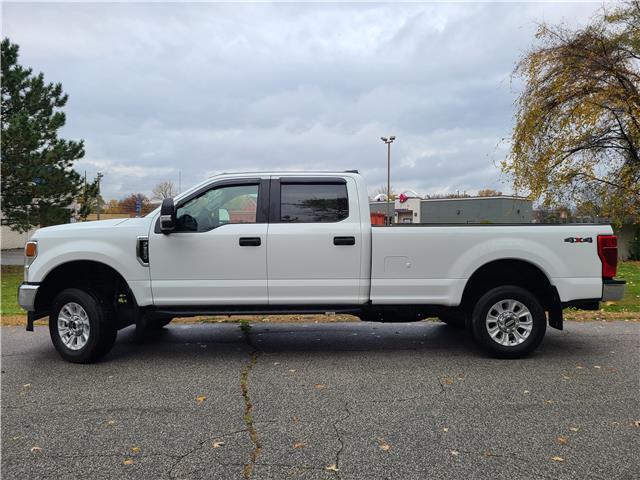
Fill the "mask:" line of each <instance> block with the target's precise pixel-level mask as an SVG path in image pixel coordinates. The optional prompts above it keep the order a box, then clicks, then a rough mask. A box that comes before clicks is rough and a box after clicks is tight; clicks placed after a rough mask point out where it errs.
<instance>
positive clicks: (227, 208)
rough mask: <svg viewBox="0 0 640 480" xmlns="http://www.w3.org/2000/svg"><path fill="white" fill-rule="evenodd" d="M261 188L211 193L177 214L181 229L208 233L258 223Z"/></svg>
mask: <svg viewBox="0 0 640 480" xmlns="http://www.w3.org/2000/svg"><path fill="white" fill-rule="evenodd" d="M257 207H258V185H229V186H226V187H219V188H213V189H211V190H207V191H206V192H205V193H203V194H202V195H200V196H198V197H195V198H192V199H191V200H189V201H188V202H187V203H185V204H184V205H181V206H180V207H178V209H177V211H176V218H177V224H178V225H177V227H178V228H177V230H178V231H182V232H206V231H208V230H211V229H213V228H216V227H219V226H220V225H226V224H227V223H256V211H257Z"/></svg>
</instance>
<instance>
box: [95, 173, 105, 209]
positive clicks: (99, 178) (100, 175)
mask: <svg viewBox="0 0 640 480" xmlns="http://www.w3.org/2000/svg"><path fill="white" fill-rule="evenodd" d="M97 177H98V193H97V197H96V202H97V203H98V215H97V216H98V220H100V180H101V179H102V177H104V175H103V173H102V172H98V175H97Z"/></svg>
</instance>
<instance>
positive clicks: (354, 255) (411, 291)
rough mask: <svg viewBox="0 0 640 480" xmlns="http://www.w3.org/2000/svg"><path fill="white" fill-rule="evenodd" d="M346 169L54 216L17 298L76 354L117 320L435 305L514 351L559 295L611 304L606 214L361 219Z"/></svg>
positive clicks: (356, 186) (105, 339)
mask: <svg viewBox="0 0 640 480" xmlns="http://www.w3.org/2000/svg"><path fill="white" fill-rule="evenodd" d="M370 218H371V217H370V212H369V202H368V199H367V186H366V184H365V182H364V179H363V178H362V177H361V176H360V175H359V174H358V173H355V172H336V173H326V172H323V173H309V172H306V173H305V172H302V173H294V172H286V173H277V172H274V173H246V174H224V175H219V176H216V177H213V178H211V179H209V180H207V181H206V182H204V183H202V184H200V185H198V186H196V187H194V188H192V189H191V190H189V191H187V192H185V193H183V194H181V195H179V196H178V197H177V198H176V199H175V200H173V199H165V200H164V201H163V204H162V207H161V208H159V209H157V210H155V211H153V212H151V213H150V214H149V215H147V216H146V217H144V218H131V219H124V220H123V219H119V220H105V221H99V222H85V223H76V224H70V225H59V226H55V227H47V228H42V229H40V230H38V231H37V232H36V233H35V234H34V235H33V239H32V241H31V242H29V243H27V245H26V256H27V259H28V261H27V265H26V267H25V282H24V283H23V284H22V286H21V287H20V290H19V302H20V305H21V306H22V307H23V308H24V309H25V310H27V311H28V312H29V313H28V327H27V329H28V330H32V329H33V321H34V320H36V319H38V318H41V317H44V316H47V315H48V316H49V330H50V333H51V338H52V340H53V344H54V345H55V347H56V349H57V350H58V352H59V353H60V354H61V355H62V357H64V358H65V359H67V360H69V361H72V362H78V363H84V362H90V361H93V360H96V359H97V358H99V357H101V356H102V355H104V354H105V353H107V352H108V351H109V350H110V349H111V347H112V346H113V343H114V341H115V338H116V334H117V331H118V329H120V328H123V327H125V326H127V325H130V324H132V323H135V324H136V325H137V326H138V327H140V328H143V327H145V326H146V327H147V328H148V327H161V326H163V325H166V324H167V323H169V322H170V321H171V319H172V318H174V317H186V316H194V315H209V314H212V315H213V314H243V315H247V314H261V315H262V314H270V313H279V314H282V313H323V312H328V311H332V312H345V313H351V314H354V315H358V316H359V317H360V318H361V319H363V320H367V321H383V322H399V321H401V322H406V321H413V320H419V319H421V318H425V317H428V316H437V317H439V318H440V319H441V320H443V321H444V322H446V323H447V324H450V325H452V326H466V327H467V328H469V329H471V331H472V332H473V336H474V338H475V340H476V341H477V342H478V344H480V345H481V346H482V347H483V348H485V349H486V350H487V351H489V352H490V353H491V354H493V355H496V356H500V357H509V358H515V357H521V356H523V355H526V354H528V353H530V352H531V351H532V350H534V349H535V348H536V347H537V346H538V345H539V343H540V342H541V341H542V338H543V336H544V334H545V330H546V326H547V316H548V322H549V325H550V326H552V327H555V328H559V329H562V309H563V308H564V307H567V306H573V307H576V308H582V309H590V310H595V309H597V308H598V306H599V302H600V301H601V300H617V299H620V298H622V296H623V294H624V288H625V283H624V282H623V281H620V280H615V279H614V277H615V275H616V266H617V242H616V237H615V236H614V235H613V234H612V233H613V232H612V230H611V227H610V226H606V225H585V224H579V225H566V224H563V225H548V226H546V225H534V224H528V225H420V224H411V225H393V226H389V227H385V226H378V227H376V226H373V227H372V225H371V220H370Z"/></svg>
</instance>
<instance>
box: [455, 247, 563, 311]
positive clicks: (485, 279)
mask: <svg viewBox="0 0 640 480" xmlns="http://www.w3.org/2000/svg"><path fill="white" fill-rule="evenodd" d="M502 285H516V286H518V287H522V288H525V289H527V290H529V291H530V292H531V293H533V295H535V296H536V298H537V299H538V300H540V302H541V303H542V306H543V307H544V309H545V310H550V309H551V308H553V307H554V306H555V304H556V303H557V301H558V300H557V292H556V290H555V287H553V285H551V282H550V281H549V278H548V277H547V275H546V274H545V273H544V272H543V271H542V270H540V268H538V267H537V266H535V265H533V264H532V263H529V262H526V261H524V260H515V259H504V260H495V261H493V262H489V263H487V264H485V265H483V266H482V267H480V268H478V269H477V270H476V271H475V272H474V273H473V275H471V277H470V278H469V281H468V282H467V285H466V286H465V288H464V292H463V294H462V306H463V307H464V308H465V310H468V309H470V308H473V306H474V305H475V303H476V301H477V300H478V299H479V298H480V297H481V296H482V295H483V294H484V293H486V292H488V291H489V290H491V289H492V288H495V287H499V286H502Z"/></svg>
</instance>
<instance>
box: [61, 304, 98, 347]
mask: <svg viewBox="0 0 640 480" xmlns="http://www.w3.org/2000/svg"><path fill="white" fill-rule="evenodd" d="M90 328H91V327H90V325H89V315H87V312H86V311H85V310H84V308H82V306H81V305H79V304H78V303H75V302H69V303H65V304H64V306H63V307H62V308H61V309H60V313H59V314H58V335H60V339H61V340H62V343H64V344H65V346H66V347H67V348H70V349H71V350H80V349H81V348H82V347H84V346H85V345H86V344H87V340H89V333H90Z"/></svg>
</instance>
